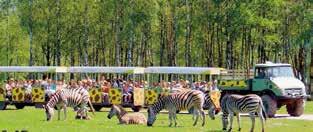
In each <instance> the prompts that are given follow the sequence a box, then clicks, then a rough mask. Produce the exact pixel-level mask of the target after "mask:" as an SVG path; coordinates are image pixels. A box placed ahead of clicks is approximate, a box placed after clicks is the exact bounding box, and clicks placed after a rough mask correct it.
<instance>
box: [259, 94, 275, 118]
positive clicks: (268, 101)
mask: <svg viewBox="0 0 313 132" xmlns="http://www.w3.org/2000/svg"><path fill="white" fill-rule="evenodd" d="M261 98H262V101H263V105H264V108H265V112H266V114H267V116H268V117H270V118H272V117H275V114H276V111H277V101H276V100H275V99H273V98H272V97H271V96H269V95H263V96H262V97H261Z"/></svg>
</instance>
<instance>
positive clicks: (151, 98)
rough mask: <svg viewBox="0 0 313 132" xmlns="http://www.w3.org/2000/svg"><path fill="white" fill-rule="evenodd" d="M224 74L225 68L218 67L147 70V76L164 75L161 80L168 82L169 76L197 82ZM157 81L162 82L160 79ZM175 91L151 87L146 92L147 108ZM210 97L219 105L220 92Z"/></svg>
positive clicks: (151, 68) (211, 93)
mask: <svg viewBox="0 0 313 132" xmlns="http://www.w3.org/2000/svg"><path fill="white" fill-rule="evenodd" d="M223 72H225V70H224V69H223V68H217V67H147V68H146V69H145V74H147V75H148V76H150V77H151V76H157V75H163V78H161V79H164V80H166V78H168V76H169V75H178V76H184V77H185V78H186V79H187V80H189V81H195V80H201V81H204V80H208V81H213V76H219V75H220V74H221V73H223ZM160 77H161V76H160ZM207 77H208V78H207ZM151 78H153V77H151ZM177 79H178V78H177ZM148 80H149V81H150V80H152V81H156V80H155V79H150V78H149V77H148ZM157 80H158V81H160V79H157ZM173 91H175V90H172V89H162V88H152V87H149V89H146V90H145V104H146V106H148V105H151V104H153V103H155V102H156V101H157V98H158V95H159V94H169V93H172V92H173ZM210 97H211V98H212V100H213V101H214V103H215V104H219V98H220V92H219V91H210ZM218 106H219V105H218ZM205 109H206V108H205Z"/></svg>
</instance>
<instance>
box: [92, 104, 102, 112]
mask: <svg viewBox="0 0 313 132" xmlns="http://www.w3.org/2000/svg"><path fill="white" fill-rule="evenodd" d="M93 108H94V109H95V111H100V110H101V109H102V106H101V105H93Z"/></svg>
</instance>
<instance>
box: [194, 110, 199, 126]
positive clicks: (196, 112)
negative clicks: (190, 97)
mask: <svg viewBox="0 0 313 132" xmlns="http://www.w3.org/2000/svg"><path fill="white" fill-rule="evenodd" d="M193 115H194V116H195V117H196V119H195V121H194V123H193V126H195V125H197V122H198V119H199V111H198V110H197V109H194V110H193Z"/></svg>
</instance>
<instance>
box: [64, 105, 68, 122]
mask: <svg viewBox="0 0 313 132" xmlns="http://www.w3.org/2000/svg"><path fill="white" fill-rule="evenodd" d="M63 111H64V120H66V118H67V113H66V106H64V107H63Z"/></svg>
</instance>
